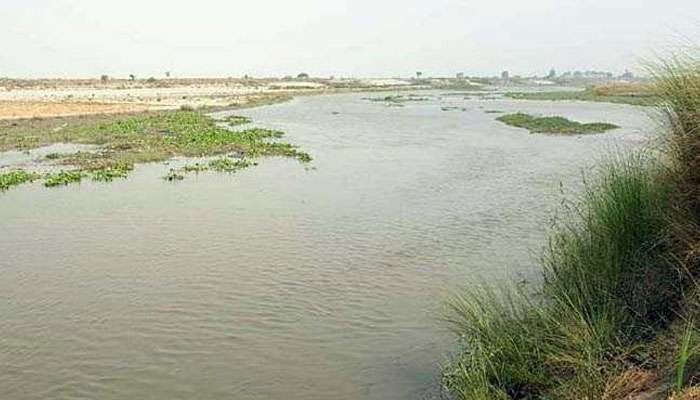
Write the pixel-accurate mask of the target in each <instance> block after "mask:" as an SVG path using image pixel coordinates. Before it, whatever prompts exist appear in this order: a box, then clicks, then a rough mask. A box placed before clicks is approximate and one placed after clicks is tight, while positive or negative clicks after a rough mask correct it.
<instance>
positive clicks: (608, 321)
mask: <svg viewBox="0 0 700 400" xmlns="http://www.w3.org/2000/svg"><path fill="white" fill-rule="evenodd" d="M656 71H657V82H658V83H657V84H658V87H659V89H658V92H659V93H661V95H662V96H663V98H664V106H663V110H664V113H665V115H666V119H667V120H668V121H669V129H668V133H667V135H666V137H667V138H668V139H669V140H668V143H667V145H666V146H664V147H663V151H662V152H661V153H651V152H647V151H640V152H636V153H632V154H623V155H615V156H613V157H610V159H609V160H608V161H607V162H605V163H603V164H602V165H601V166H600V167H599V169H598V171H596V173H595V174H594V176H593V177H592V178H591V179H589V180H588V181H587V182H586V185H585V190H584V192H583V193H582V195H581V198H580V199H579V201H578V202H576V203H574V204H571V206H570V207H568V208H567V210H566V212H565V213H564V215H563V216H562V217H561V218H559V220H558V222H557V223H556V224H555V227H554V229H553V231H552V233H551V235H550V240H549V243H548V245H547V246H546V247H545V250H544V253H543V256H542V258H541V263H542V268H543V271H542V279H541V285H539V286H538V287H537V288H536V289H535V288H523V287H516V288H489V287H488V285H480V286H479V287H477V288H473V287H470V288H469V289H465V290H463V291H462V292H461V293H460V294H458V295H455V296H453V297H452V298H451V299H450V301H449V302H448V306H449V307H448V313H447V320H448V322H449V323H450V325H451V327H452V328H453V330H454V332H455V333H456V335H457V337H458V339H459V351H458V352H457V353H456V355H455V356H454V359H453V361H452V362H451V363H450V364H449V365H448V366H447V367H446V368H445V371H444V385H445V388H446V390H447V391H448V392H449V395H450V398H456V399H470V400H471V399H476V400H481V399H483V400H485V399H571V400H574V399H576V400H580V399H588V400H594V399H604V400H616V399H619V400H622V399H631V398H636V397H630V396H633V395H635V396H636V395H640V394H644V393H645V392H647V391H648V392H649V393H651V391H652V387H654V386H655V387H654V388H653V389H654V390H655V393H656V397H648V398H654V399H655V398H659V399H666V396H667V395H669V394H671V393H672V392H674V391H675V392H676V393H677V394H678V393H681V392H684V390H685V388H684V387H683V386H685V385H693V384H697V383H699V382H700V363H699V362H691V361H694V360H696V359H697V358H698V357H696V355H697V354H698V353H699V351H698V350H699V349H700V347H697V346H696V345H695V344H694V339H693V338H695V337H696V336H697V335H698V333H697V332H695V331H691V330H690V329H695V328H694V325H692V328H687V329H684V327H686V326H687V323H686V322H685V321H692V320H697V318H698V317H699V316H700V315H698V314H700V312H699V311H698V310H700V301H699V299H700V295H699V293H700V290H698V288H699V287H700V286H698V282H700V280H698V279H697V278H698V277H697V276H696V274H697V268H696V265H697V264H698V263H697V258H698V254H700V245H699V244H700V235H699V234H698V232H700V229H698V228H697V227H698V226H700V223H699V222H700V221H699V218H700V214H698V210H699V209H700V208H699V207H698V206H697V204H696V203H698V199H699V197H698V194H700V191H698V185H699V184H700V158H699V157H700V128H699V127H700V118H699V112H700V69H699V68H698V64H696V63H695V64H694V63H688V62H683V63H680V62H677V61H674V62H673V63H664V64H662V65H661V68H659V69H657V70H656ZM679 325H682V326H681V327H680V328H679ZM691 339H693V340H692V343H691Z"/></svg>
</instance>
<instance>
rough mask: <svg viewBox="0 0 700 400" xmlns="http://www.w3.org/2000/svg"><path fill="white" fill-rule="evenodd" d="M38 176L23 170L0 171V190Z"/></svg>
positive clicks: (27, 181) (32, 179) (30, 180)
mask: <svg viewBox="0 0 700 400" xmlns="http://www.w3.org/2000/svg"><path fill="white" fill-rule="evenodd" d="M38 178H39V175H38V174H34V173H31V172H27V171H24V170H14V171H10V172H5V173H0V192H1V191H5V190H7V189H9V188H11V187H13V186H17V185H21V184H23V183H29V182H32V181H34V180H36V179H38Z"/></svg>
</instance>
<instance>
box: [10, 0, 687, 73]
mask: <svg viewBox="0 0 700 400" xmlns="http://www.w3.org/2000/svg"><path fill="white" fill-rule="evenodd" d="M0 4H2V13H0V29H1V32H0V76H11V77H40V76H90V77H94V76H99V75H101V74H109V75H110V76H126V75H128V74H130V73H134V74H137V75H138V76H139V77H146V76H156V77H160V76H163V74H164V72H165V71H172V73H173V75H174V76H241V75H243V74H250V75H252V76H256V77H260V76H282V75H287V74H289V75H291V74H294V75H296V74H297V73H299V72H302V71H304V72H308V73H310V74H311V75H314V76H329V75H335V76H350V75H354V76H377V77H387V76H407V75H412V74H413V73H414V72H415V71H418V70H420V71H423V72H424V73H425V74H426V75H433V76H437V75H450V76H451V75H453V74H454V73H456V72H460V71H462V72H465V73H467V74H468V75H472V74H475V75H476V74H480V75H481V74H488V75H495V74H497V73H499V72H500V71H501V70H504V69H508V70H510V71H511V73H512V74H532V73H540V74H541V73H544V72H546V71H547V70H548V69H549V68H551V67H554V68H556V69H557V70H560V71H563V70H568V69H601V70H611V71H614V72H621V71H623V70H624V69H625V68H633V67H635V65H636V64H637V62H638V60H639V59H640V57H647V56H649V55H650V51H651V49H653V48H654V47H655V46H658V45H667V44H669V43H673V42H674V41H677V40H678V39H679V37H686V38H692V36H693V35H694V34H697V33H698V31H700V29H698V28H699V27H700V22H699V21H700V0H664V1H662V0H420V1H418V0H295V1H291V0H286V1H285V0H247V1H239V0H227V1H225V0H188V1H176V0H167V1H166V0H119V1H106V0H0Z"/></svg>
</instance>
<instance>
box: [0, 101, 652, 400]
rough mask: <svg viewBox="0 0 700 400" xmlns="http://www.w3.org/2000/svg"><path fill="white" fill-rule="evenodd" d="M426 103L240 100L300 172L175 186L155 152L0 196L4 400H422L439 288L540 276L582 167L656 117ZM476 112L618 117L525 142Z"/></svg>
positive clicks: (590, 107) (433, 352) (434, 368)
mask: <svg viewBox="0 0 700 400" xmlns="http://www.w3.org/2000/svg"><path fill="white" fill-rule="evenodd" d="M429 95H430V96H431V98H430V100H429V101H420V102H418V101H417V102H409V103H405V106H404V107H387V106H386V105H384V104H383V103H381V102H370V101H367V100H364V99H363V98H364V97H367V96H376V94H372V95H367V94H340V95H328V96H313V97H301V98H297V99H295V100H293V101H291V102H289V103H285V104H277V105H273V106H267V107H261V108H256V109H250V110H243V111H238V112H237V114H242V115H246V116H249V117H252V118H253V119H254V120H255V123H256V124H257V125H259V126H262V127H266V128H276V129H280V130H283V131H285V132H287V136H286V138H285V140H286V141H288V142H290V143H295V144H298V145H300V147H301V148H302V149H303V150H304V151H307V152H309V153H311V154H312V155H313V156H314V161H313V162H312V163H311V164H310V165H309V166H308V167H305V166H303V165H301V164H299V163H297V162H295V161H292V160H288V159H279V158H277V159H264V160H262V161H261V163H260V165H259V166H257V167H255V168H251V169H248V170H245V171H241V172H239V173H237V174H235V175H226V174H210V173H204V174H200V175H197V176H191V177H188V179H186V180H184V181H182V182H179V183H170V182H165V181H163V180H161V179H160V177H161V176H162V175H163V174H164V171H166V170H167V168H168V166H164V165H162V164H151V165H142V166H139V167H137V169H136V170H135V171H134V173H133V174H132V175H131V176H130V177H129V178H128V179H126V180H122V181H116V182H113V183H111V184H99V183H92V182H84V183H82V184H80V185H75V186H68V187H64V188H58V189H45V188H43V187H41V186H40V185H38V184H36V185H25V186H22V187H19V188H16V189H13V190H10V191H8V192H6V193H0V276H1V278H0V398H3V399H13V400H20V399H168V400H170V399H237V400H247V399H250V400H253V399H284V400H296V399H299V400H301V399H304V400H309V399H340V400H342V399H382V400H391V399H397V400H399V399H401V400H404V399H427V398H434V397H436V396H437V395H438V394H437V392H438V386H439V385H438V383H439V370H440V365H441V364H442V363H444V362H445V361H446V360H447V358H448V354H449V351H450V350H451V349H452V348H453V347H454V346H453V345H454V342H453V338H452V336H451V335H450V334H449V332H447V329H446V326H445V324H444V323H443V322H442V321H441V315H442V313H443V310H444V300H445V299H446V297H447V296H449V295H450V293H451V292H452V291H454V290H457V289H458V288H459V287H461V286H463V285H468V284H474V283H476V282H481V281H489V282H499V281H504V280H513V279H515V280H529V281H536V279H537V271H538V266H537V255H538V251H539V249H540V248H541V247H542V246H543V245H544V243H545V237H546V233H547V230H548V228H549V226H550V225H551V222H552V219H553V217H554V215H555V212H554V211H555V210H557V209H558V208H560V203H561V201H562V199H564V198H567V197H570V196H572V195H573V194H574V193H576V192H577V191H578V190H580V183H581V177H582V173H583V171H589V170H591V168H592V167H593V166H594V165H595V164H596V162H597V161H598V160H600V159H601V158H602V157H604V155H605V154H607V153H609V152H610V151H612V149H616V148H630V147H634V146H638V145H640V144H641V143H643V142H644V141H645V140H646V139H647V138H648V137H649V136H650V133H651V132H653V130H654V127H655V125H654V124H653V123H652V122H651V120H650V118H649V116H648V115H647V112H646V111H644V110H643V109H640V108H635V107H631V106H626V105H615V104H603V103H579V102H536V101H516V100H506V99H496V100H487V99H484V98H470V99H464V98H463V96H442V95H441V93H440V92H432V93H430V94H429ZM452 106H454V107H457V108H456V109H449V108H447V109H446V110H443V108H444V107H452ZM462 108H463V109H464V110H462ZM487 110H501V111H509V112H511V111H525V112H532V113H544V114H558V115H563V116H566V117H569V118H572V119H576V120H580V121H586V122H588V121H592V122H594V121H607V122H612V123H615V124H618V125H620V126H621V127H622V128H621V129H619V130H615V131H611V132H609V133H607V134H602V135H589V136H547V135H532V134H529V133H528V132H527V131H524V130H521V129H516V128H512V127H508V126H505V125H503V124H501V123H500V122H497V121H495V117H497V116H498V114H492V113H487V112H486V111H487ZM222 115H223V114H222ZM1 159H2V157H1V156H0V160H1Z"/></svg>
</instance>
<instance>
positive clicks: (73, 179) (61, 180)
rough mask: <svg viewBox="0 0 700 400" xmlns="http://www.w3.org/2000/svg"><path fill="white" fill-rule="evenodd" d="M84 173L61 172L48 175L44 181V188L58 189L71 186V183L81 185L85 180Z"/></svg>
mask: <svg viewBox="0 0 700 400" xmlns="http://www.w3.org/2000/svg"><path fill="white" fill-rule="evenodd" d="M83 176H84V175H83V172H82V171H60V172H56V173H53V174H48V175H47V176H46V177H45V180H44V186H46V187H56V186H65V185H70V184H71V183H80V181H82V180H83Z"/></svg>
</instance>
